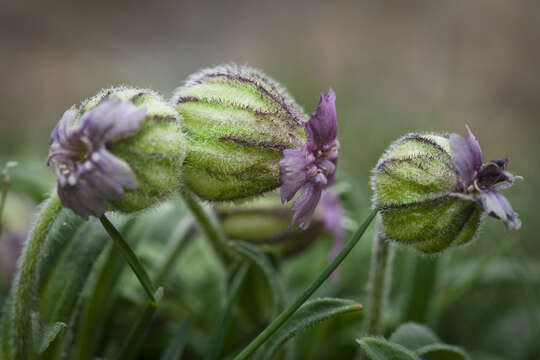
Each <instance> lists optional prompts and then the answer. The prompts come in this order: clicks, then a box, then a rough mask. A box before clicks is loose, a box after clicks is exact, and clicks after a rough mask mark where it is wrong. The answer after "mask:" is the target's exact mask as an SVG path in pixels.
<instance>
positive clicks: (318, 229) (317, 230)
mask: <svg viewBox="0 0 540 360" xmlns="http://www.w3.org/2000/svg"><path fill="white" fill-rule="evenodd" d="M319 213H320V211H319V212H317V213H316V214H315V216H314V218H313V221H312V223H311V225H310V227H309V228H308V229H306V230H301V229H298V228H292V227H291V226H289V224H290V222H291V218H292V216H293V212H292V210H291V207H290V206H289V205H282V204H281V201H280V198H279V196H278V194H276V193H275V192H271V193H268V194H265V195H264V196H260V197H257V198H256V199H254V200H253V201H249V202H243V203H241V204H237V203H223V204H220V205H219V206H218V207H217V214H218V218H219V221H220V223H221V226H222V228H223V230H224V232H225V234H226V235H227V238H229V239H234V240H242V241H246V242H249V243H251V244H253V245H255V246H257V247H259V248H260V249H262V250H264V251H267V252H270V253H275V254H278V255H279V256H281V257H290V256H294V255H297V254H299V253H301V252H302V251H303V250H304V249H307V248H308V247H309V246H310V245H311V244H313V243H314V241H316V239H318V238H319V237H320V236H321V235H323V234H324V233H325V232H326V230H325V227H324V222H323V217H322V214H319Z"/></svg>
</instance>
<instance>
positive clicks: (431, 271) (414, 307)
mask: <svg viewBox="0 0 540 360" xmlns="http://www.w3.org/2000/svg"><path fill="white" fill-rule="evenodd" d="M411 255H412V256H414V259H413V261H414V269H413V276H412V281H411V283H410V291H409V294H408V296H409V297H408V299H407V305H406V308H405V311H406V313H405V320H406V321H414V322H418V323H425V322H426V321H427V320H428V315H429V313H430V310H431V304H432V301H431V300H432V295H433V292H434V290H435V284H436V282H437V269H438V267H439V258H431V257H426V256H420V255H418V254H417V253H416V252H415V253H413V254H411Z"/></svg>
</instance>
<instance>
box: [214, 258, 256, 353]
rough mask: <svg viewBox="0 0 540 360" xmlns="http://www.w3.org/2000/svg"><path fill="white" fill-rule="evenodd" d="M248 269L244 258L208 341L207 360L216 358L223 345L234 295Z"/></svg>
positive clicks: (237, 291)
mask: <svg viewBox="0 0 540 360" xmlns="http://www.w3.org/2000/svg"><path fill="white" fill-rule="evenodd" d="M248 270H249V261H248V260H244V261H243V262H242V265H241V266H240V269H239V270H238V271H237V272H236V274H235V275H234V278H233V280H232V283H231V288H230V290H229V296H228V297H227V303H226V304H225V309H224V311H223V315H222V317H221V320H220V322H219V327H218V328H217V331H216V333H215V335H214V336H213V337H212V340H211V341H210V344H212V346H211V348H210V351H209V353H208V356H206V359H207V360H217V359H218V357H219V354H220V352H221V348H222V347H223V340H224V339H225V334H226V333H227V328H228V327H229V324H230V322H231V319H232V313H233V306H234V304H235V302H236V297H237V296H238V293H239V292H240V289H241V287H242V284H243V283H244V279H245V278H246V274H247V272H248Z"/></svg>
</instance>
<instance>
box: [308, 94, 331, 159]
mask: <svg viewBox="0 0 540 360" xmlns="http://www.w3.org/2000/svg"><path fill="white" fill-rule="evenodd" d="M305 131H306V136H307V141H308V145H309V146H310V150H313V149H322V148H323V147H324V146H325V145H328V144H331V143H333V141H334V140H335V139H336V136H337V114H336V94H335V93H334V90H332V89H330V90H328V94H321V99H320V101H319V105H318V106H317V108H316V109H315V111H314V112H313V114H312V115H311V118H310V119H309V121H308V122H307V123H306V125H305Z"/></svg>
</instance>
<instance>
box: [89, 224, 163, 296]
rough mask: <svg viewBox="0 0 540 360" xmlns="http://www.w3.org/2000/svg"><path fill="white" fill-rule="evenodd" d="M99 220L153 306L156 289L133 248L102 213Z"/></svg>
mask: <svg viewBox="0 0 540 360" xmlns="http://www.w3.org/2000/svg"><path fill="white" fill-rule="evenodd" d="M99 221H101V224H102V225H103V227H104V228H105V231H107V233H108V234H109V236H110V237H111V239H113V240H114V242H115V244H116V245H117V246H118V249H119V250H120V251H121V253H122V255H123V256H124V259H126V261H127V263H128V264H129V266H130V267H131V269H132V270H133V272H134V273H135V276H137V278H138V279H139V281H140V283H141V285H142V286H143V288H144V290H145V291H146V294H147V295H148V298H149V299H150V302H151V303H152V304H153V305H154V306H155V305H156V298H155V296H154V293H155V292H156V289H155V287H154V284H152V281H151V280H150V277H149V276H148V274H147V273H146V271H145V270H144V267H143V266H142V264H141V262H140V261H139V259H138V258H137V255H135V253H134V252H133V250H131V247H130V246H129V244H128V243H127V242H126V241H125V240H124V238H123V237H122V235H121V234H120V232H118V230H116V228H115V227H114V225H113V224H112V223H111V222H110V221H109V219H107V217H106V216H105V215H102V216H101V217H100V218H99Z"/></svg>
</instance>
